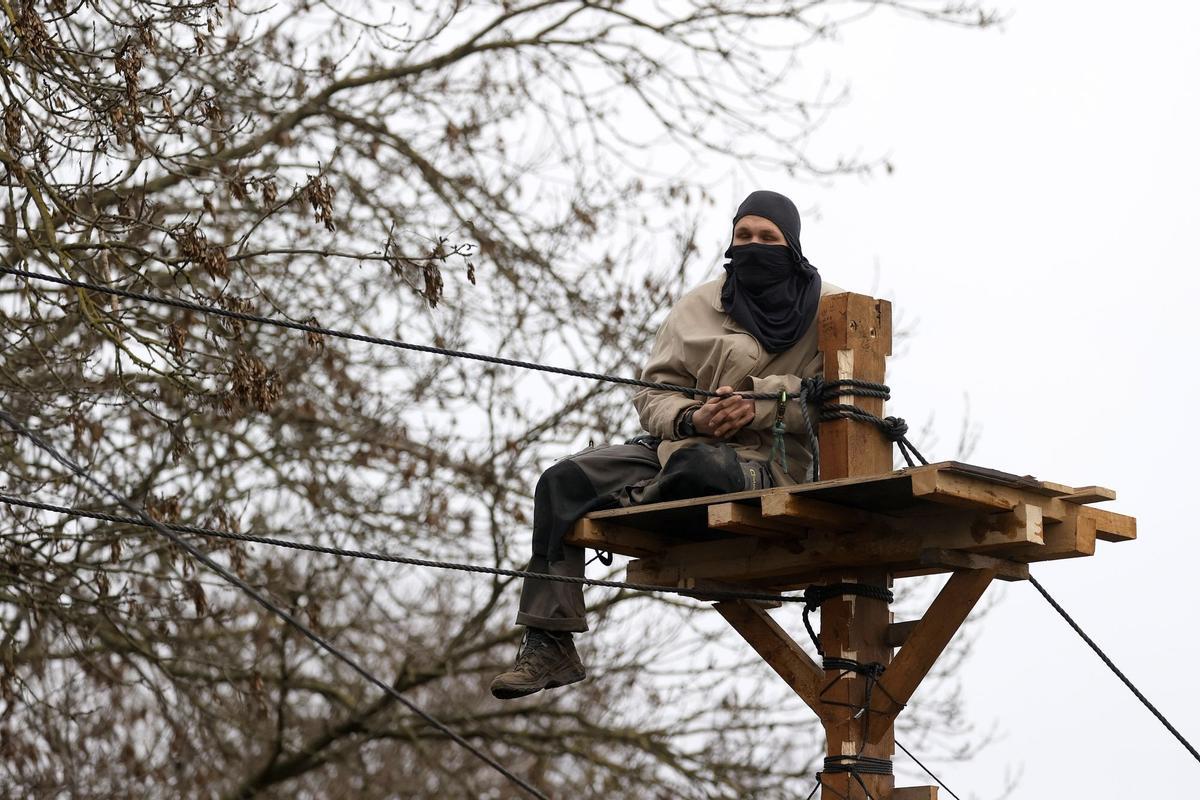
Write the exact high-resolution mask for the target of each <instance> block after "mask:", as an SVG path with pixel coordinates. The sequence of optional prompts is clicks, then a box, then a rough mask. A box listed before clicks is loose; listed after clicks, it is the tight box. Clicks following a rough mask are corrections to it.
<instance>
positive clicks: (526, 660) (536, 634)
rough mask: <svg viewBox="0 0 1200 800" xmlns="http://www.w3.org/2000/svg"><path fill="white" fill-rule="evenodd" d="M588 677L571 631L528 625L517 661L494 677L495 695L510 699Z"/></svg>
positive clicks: (493, 690) (493, 688) (493, 692)
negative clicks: (529, 626)
mask: <svg viewBox="0 0 1200 800" xmlns="http://www.w3.org/2000/svg"><path fill="white" fill-rule="evenodd" d="M585 677H587V673H586V672H584V670H583V662H582V661H580V660H579V653H577V652H575V642H574V640H573V639H572V638H571V634H570V633H565V632H564V633H560V632H552V631H544V630H542V629H540V628H526V629H525V638H524V640H522V642H521V652H520V653H518V654H517V661H516V663H515V664H513V668H512V669H510V670H509V671H508V672H504V673H501V674H500V675H497V676H496V679H495V680H493V681H492V695H493V696H494V697H498V698H500V699H501V700H511V699H513V698H515V697H524V696H525V695H529V694H533V693H534V692H540V691H541V690H542V689H553V688H555V687H558V686H566V685H567V684H569V683H576V682H578V681H581V680H583V679H584V678H585Z"/></svg>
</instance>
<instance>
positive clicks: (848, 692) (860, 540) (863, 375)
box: [745, 294, 1040, 800]
mask: <svg viewBox="0 0 1200 800" xmlns="http://www.w3.org/2000/svg"><path fill="white" fill-rule="evenodd" d="M818 325H819V326H820V327H819V331H820V332H819V335H818V343H819V344H818V346H819V347H820V350H821V352H822V354H823V356H824V369H823V374H824V378H825V381H826V382H831V381H838V380H847V379H855V380H862V381H871V382H874V383H883V381H884V363H885V360H886V358H887V356H888V355H890V354H891V352H892V306H891V303H888V302H887V301H885V300H876V299H874V298H872V297H867V296H865V295H859V294H842V295H835V296H833V297H825V298H822V301H821V308H820V312H819V313H818ZM835 402H838V403H843V404H847V405H853V406H856V407H858V408H861V409H863V410H864V411H868V412H870V413H871V414H874V415H875V416H877V417H882V416H883V415H884V405H883V400H882V399H879V398H875V397H858V396H843V397H838V398H836V401H835ZM819 435H820V445H821V479H822V480H823V481H824V480H830V479H842V478H853V477H856V476H860V475H878V474H881V473H887V472H891V470H892V443H891V442H890V441H888V440H887V439H885V438H884V436H883V434H882V433H881V432H880V430H879V429H878V428H877V427H875V426H874V425H871V424H868V423H864V422H862V421H859V420H834V421H830V422H822V423H821V424H820V429H819ZM791 507H792V508H793V509H796V510H800V509H799V508H798V506H797V505H792V506H791ZM766 510H767V509H766V507H765V506H764V516H766ZM826 510H828V509H826ZM1005 516H1008V517H1011V516H1012V515H1011V514H1006V515H1005ZM875 521H877V520H872V521H871V522H875ZM851 522H854V520H851ZM860 522H862V523H865V522H866V520H860ZM984 527H988V526H984ZM1038 535H1039V536H1040V531H1038ZM906 538H907V541H906V543H905V546H906V547H911V546H913V545H915V544H916V542H917V541H919V540H920V539H921V538H922V537H921V535H915V536H911V537H904V536H900V537H893V536H891V535H889V532H888V531H886V530H885V529H882V528H881V527H876V526H875V525H873V524H872V525H871V526H870V527H865V525H852V526H851V527H850V528H848V529H847V530H844V531H829V530H826V531H822V532H816V531H814V532H812V533H810V535H809V536H808V538H807V539H805V541H804V542H803V546H805V547H808V548H809V550H807V551H804V552H799V553H795V554H791V553H789V554H788V556H789V557H790V558H792V559H793V561H792V564H789V565H788V566H789V567H790V566H794V565H796V564H799V563H803V562H805V561H808V562H810V563H811V561H813V560H814V559H813V553H814V552H817V553H818V554H823V555H824V556H825V557H828V558H830V559H831V560H832V561H833V562H845V561H846V560H847V559H858V560H857V564H859V565H860V567H861V568H859V569H846V567H847V566H850V565H848V564H844V563H840V564H838V565H837V566H838V567H839V568H840V569H839V571H838V572H835V573H833V574H831V575H830V576H829V579H830V580H831V581H835V580H840V581H846V582H857V583H863V584H871V585H874V586H890V585H891V577H890V575H889V574H888V569H887V566H886V564H887V562H888V558H887V557H885V553H887V551H888V549H889V548H890V547H893V546H895V544H896V543H897V540H898V539H906ZM814 540H819V542H820V544H819V545H818V547H817V548H816V550H815V551H814V549H813V545H814ZM848 541H853V542H855V543H857V544H865V543H869V545H870V546H868V547H866V548H865V550H864V551H861V552H860V551H858V550H857V548H855V547H853V546H852V547H850V548H847V543H848ZM925 546H928V544H926V545H925ZM860 556H861V558H860ZM816 560H820V558H818V559H816ZM745 566H751V567H752V570H753V571H755V572H759V571H761V570H762V569H763V566H764V565H762V564H758V565H745ZM767 569H768V571H770V568H769V567H768V568H767ZM784 569H786V567H784ZM890 623H891V612H890V611H889V610H888V604H887V603H885V602H883V601H880V600H873V599H869V598H866V597H855V596H850V597H836V598H831V599H829V600H826V601H825V602H824V603H822V604H821V633H820V640H821V647H822V649H823V650H824V651H825V653H826V654H827V655H828V656H832V657H837V658H847V659H852V660H855V661H859V662H861V663H864V664H865V663H869V662H879V663H881V664H884V665H887V664H888V663H889V662H890V661H891V660H892V648H891V647H890V646H888V645H887V643H886V642H885V641H884V636H885V634H886V631H887V627H888V625H889V624H890ZM885 674H886V673H885ZM825 681H826V683H827V684H829V682H832V684H831V685H830V686H829V692H828V696H827V697H826V698H825V699H826V700H827V701H829V704H827V706H826V712H825V714H824V715H823V718H822V725H823V726H824V728H825V740H826V755H828V756H844V755H863V756H869V757H872V758H883V759H889V760H890V759H891V757H892V754H893V753H894V752H895V744H894V742H893V737H892V733H891V727H890V726H889V727H888V729H887V730H885V731H884V732H883V735H881V736H880V737H879V738H878V739H877V740H875V741H874V742H864V741H863V738H864V736H863V734H864V731H863V727H862V720H860V719H859V718H858V716H857V715H856V713H855V710H854V705H856V704H861V703H862V702H863V700H864V698H865V697H866V689H867V679H866V678H865V677H864V676H863V675H859V674H857V673H854V672H851V673H847V674H842V673H841V671H838V670H830V671H827V672H826V673H825ZM839 704H840V705H839ZM860 779H861V780H862V782H863V784H864V785H860V784H859V782H858V780H856V779H853V778H851V776H850V775H846V774H842V773H834V774H829V775H825V776H824V777H823V780H822V782H821V787H822V788H821V798H822V800H832V799H833V798H844V799H845V800H859V798H862V797H864V796H865V797H875V798H880V800H890V798H891V797H892V789H893V787H894V786H895V779H894V778H893V777H892V776H891V775H862V776H860ZM864 788H865V793H864Z"/></svg>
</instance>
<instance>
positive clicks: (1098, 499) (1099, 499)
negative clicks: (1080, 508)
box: [1062, 486, 1117, 505]
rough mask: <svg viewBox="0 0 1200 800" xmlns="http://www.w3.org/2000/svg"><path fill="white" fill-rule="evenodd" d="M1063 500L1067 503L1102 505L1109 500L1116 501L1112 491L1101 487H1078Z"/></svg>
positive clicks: (1115, 494) (1115, 495)
mask: <svg viewBox="0 0 1200 800" xmlns="http://www.w3.org/2000/svg"><path fill="white" fill-rule="evenodd" d="M1062 499H1063V500H1066V501H1067V502H1068V503H1082V504H1084V505H1087V504H1088V503H1104V502H1107V501H1109V500H1116V499H1117V493H1116V492H1114V491H1113V490H1112V489H1106V488H1104V487H1103V486H1080V487H1079V488H1078V489H1075V490H1074V491H1072V492H1071V493H1070V494H1067V495H1064V496H1063V498H1062Z"/></svg>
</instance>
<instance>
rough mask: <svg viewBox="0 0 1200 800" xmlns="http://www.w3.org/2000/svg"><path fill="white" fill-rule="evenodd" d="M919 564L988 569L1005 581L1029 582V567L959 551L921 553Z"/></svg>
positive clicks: (936, 550) (937, 550)
mask: <svg viewBox="0 0 1200 800" xmlns="http://www.w3.org/2000/svg"><path fill="white" fill-rule="evenodd" d="M921 563H923V564H930V565H934V566H939V567H950V568H951V569H990V570H993V571H994V572H995V573H996V577H997V578H999V579H1001V580H1005V581H1027V580H1029V565H1028V564H1022V563H1020V562H1017V561H1009V560H1007V559H1003V558H993V557H991V556H985V555H980V554H979V553H965V552H963V551H961V550H939V549H930V550H922V551H921Z"/></svg>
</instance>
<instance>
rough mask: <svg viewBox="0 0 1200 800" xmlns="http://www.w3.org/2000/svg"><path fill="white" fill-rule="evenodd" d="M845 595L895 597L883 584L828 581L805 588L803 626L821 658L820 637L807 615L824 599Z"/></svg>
mask: <svg viewBox="0 0 1200 800" xmlns="http://www.w3.org/2000/svg"><path fill="white" fill-rule="evenodd" d="M846 595H853V596H855V597H866V598H869V599H871V600H881V601H883V602H885V603H891V602H892V601H893V600H895V599H896V598H895V596H894V595H893V594H892V590H891V589H888V588H887V587H885V586H872V585H871V584H869V583H830V584H825V585H814V586H809V587H808V588H807V589H805V590H804V597H803V601H804V628H805V629H806V630H807V631H808V635H809V637H810V638H811V639H812V642H813V645H814V646H815V647H816V648H817V655H819V656H821V657H822V658H824V656H825V651H824V650H823V649H822V648H821V639H820V638H819V637H818V636H817V632H816V631H815V630H813V626H812V622H811V621H810V620H809V618H808V615H809V614H810V613H812V612H813V611H816V610H817V609H819V608H820V607H821V604H822V603H824V602H825V601H826V600H832V599H833V598H835V597H845V596H846Z"/></svg>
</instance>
